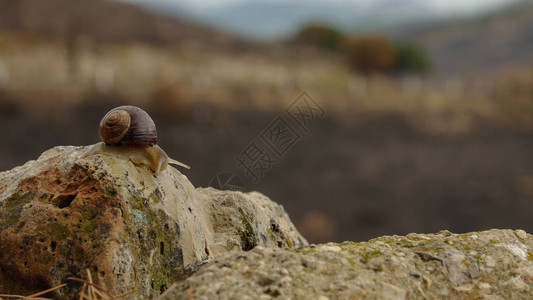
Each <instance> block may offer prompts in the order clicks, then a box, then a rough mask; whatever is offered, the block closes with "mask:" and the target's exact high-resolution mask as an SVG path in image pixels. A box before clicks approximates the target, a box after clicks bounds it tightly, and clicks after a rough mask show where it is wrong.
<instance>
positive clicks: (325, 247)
mask: <svg viewBox="0 0 533 300" xmlns="http://www.w3.org/2000/svg"><path fill="white" fill-rule="evenodd" d="M316 249H317V250H318V251H331V252H340V251H342V248H341V247H339V246H336V245H330V244H325V245H320V246H318V247H317V248H316Z"/></svg>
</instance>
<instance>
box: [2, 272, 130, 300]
mask: <svg viewBox="0 0 533 300" xmlns="http://www.w3.org/2000/svg"><path fill="white" fill-rule="evenodd" d="M86 272H87V279H80V278H76V277H69V278H67V280H70V281H76V282H81V283H83V287H82V289H81V291H80V292H79V294H78V297H79V298H78V299H80V300H83V299H89V300H115V299H120V298H124V297H126V296H128V295H131V294H133V293H136V292H137V291H136V290H132V291H129V292H126V293H123V294H120V295H118V296H114V295H113V294H112V293H111V292H109V291H108V290H107V288H106V286H105V282H104V281H103V280H102V278H100V277H99V278H98V280H99V282H102V284H103V285H98V284H96V283H94V282H93V278H92V274H91V271H90V270H89V269H87V270H86ZM67 285H68V284H67V283H64V284H61V285H58V286H55V287H53V288H49V289H47V290H44V291H41V292H38V293H35V294H32V295H29V296H21V295H7V294H0V300H7V299H16V300H21V299H31V300H53V299H51V298H42V297H40V296H42V295H46V294H48V293H51V292H53V291H55V290H58V289H60V288H63V287H65V286H67Z"/></svg>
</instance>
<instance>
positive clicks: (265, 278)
mask: <svg viewBox="0 0 533 300" xmlns="http://www.w3.org/2000/svg"><path fill="white" fill-rule="evenodd" d="M532 295H533V236H531V235H530V234H527V233H525V232H524V231H522V230H516V231H512V230H489V231H483V232H473V233H467V234H452V233H450V232H448V231H442V232H439V233H438V234H409V235H407V236H384V237H380V238H377V239H374V240H371V241H369V242H365V243H353V242H345V243H341V244H334V243H330V244H322V245H311V246H307V247H303V248H298V249H273V248H263V247H256V248H255V249H253V250H252V251H249V252H243V253H240V254H239V255H234V254H229V255H224V256H222V257H220V258H218V259H216V260H215V261H213V262H211V263H209V264H206V265H204V266H202V267H201V268H200V270H199V271H198V272H197V273H195V274H194V275H192V276H191V277H189V278H188V279H186V280H185V281H182V282H179V283H177V284H175V285H174V286H172V287H171V288H170V289H169V290H168V291H167V292H165V294H164V295H163V296H162V297H161V299H165V300H166V299H168V300H170V299H271V298H276V299H321V300H327V299H502V300H503V299H532Z"/></svg>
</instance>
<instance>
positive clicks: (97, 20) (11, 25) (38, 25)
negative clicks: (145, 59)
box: [0, 0, 242, 47]
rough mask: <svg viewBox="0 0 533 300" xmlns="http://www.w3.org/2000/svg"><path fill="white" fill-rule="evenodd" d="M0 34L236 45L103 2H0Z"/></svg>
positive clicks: (200, 29) (199, 29)
mask: <svg viewBox="0 0 533 300" xmlns="http://www.w3.org/2000/svg"><path fill="white" fill-rule="evenodd" d="M0 31H8V32H15V33H16V32H30V33H33V34H37V35H40V36H43V37H49V38H57V39H65V38H67V39H68V38H70V37H72V36H73V35H75V36H80V37H83V38H88V39H90V40H91V41H93V42H95V43H112V44H116V43H138V42H141V43H149V44H157V45H176V44H182V43H200V44H205V43H209V44H210V45H212V46H214V45H216V46H219V47H220V46H230V45H232V44H233V43H236V42H238V41H237V39H235V38H233V37H231V36H230V35H227V34H224V33H222V32H218V31H215V30H212V29H207V28H204V27H202V26H199V25H193V24H190V22H187V23H186V22H182V21H179V20H177V19H176V18H173V17H170V16H165V15H162V14H157V13H154V12H150V11H147V10H145V9H143V8H140V7H137V6H135V5H132V4H127V3H122V2H114V1H105V0H96V1H89V0H47V1H40V0H15V1H13V0H0ZM239 42H242V41H239Z"/></svg>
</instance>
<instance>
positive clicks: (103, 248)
mask: <svg viewBox="0 0 533 300" xmlns="http://www.w3.org/2000/svg"><path fill="white" fill-rule="evenodd" d="M86 149H87V148H86V147H73V146H67V147H56V148H53V149H51V150H48V151H46V152H45V153H43V154H42V155H41V156H40V157H39V158H38V159H37V160H35V161H29V162H27V163H26V164H24V165H23V166H20V167H17V168H14V169H13V170H10V171H6V172H2V173H0V292H1V293H10V294H31V293H32V292H37V291H41V290H44V289H47V288H49V287H52V286H56V285H59V284H60V283H63V282H65V281H66V279H67V278H68V277H71V276H73V277H78V278H85V276H84V274H85V269H86V268H89V269H90V270H91V272H92V273H93V275H98V276H101V277H102V283H101V284H104V285H105V286H106V287H107V289H108V290H109V291H111V292H112V293H115V295H118V294H120V293H123V292H127V291H131V290H133V289H137V290H138V291H139V292H138V293H137V297H138V298H141V299H147V298H149V297H153V296H154V295H157V294H159V293H160V292H161V291H164V290H165V289H166V288H167V287H168V286H170V285H171V284H172V283H173V282H176V281H179V280H182V279H184V278H185V277H186V276H188V275H190V274H191V273H192V272H194V271H196V270H197V268H198V267H199V266H200V265H201V264H204V263H205V262H207V261H210V260H212V259H213V258H217V257H219V256H221V255H223V254H226V253H228V252H230V253H231V252H237V251H241V250H249V249H252V248H254V247H255V246H262V247H274V248H277V247H288V248H292V247H295V246H302V245H306V244H307V242H306V241H305V239H304V238H303V237H302V236H301V235H300V234H299V233H298V232H297V231H296V229H295V227H294V226H293V224H292V223H291V221H290V220H289V217H288V215H287V214H286V213H285V211H284V210H283V208H282V207H281V206H280V205H277V204H276V203H274V202H272V201H270V200H269V199H268V198H267V197H265V196H263V195H261V194H259V193H255V192H254V193H249V194H243V193H240V192H229V191H218V190H214V189H211V188H205V189H203V188H199V189H195V188H194V186H193V185H192V184H191V183H190V182H189V180H188V179H187V177H186V176H185V175H183V174H181V173H180V172H179V171H177V170H176V169H174V168H172V167H169V168H168V169H167V170H165V171H164V172H162V173H161V174H160V175H158V176H156V175H154V174H153V173H152V172H151V171H150V169H149V168H148V167H145V166H136V165H134V164H132V163H131V162H130V161H129V160H128V159H127V158H124V157H121V156H120V155H117V154H116V153H115V154H112V153H109V154H99V155H95V156H89V157H85V158H82V157H83V154H84V151H86ZM193 167H194V166H193ZM69 283H70V284H69V285H68V287H67V288H62V289H61V290H59V292H57V293H56V294H55V295H53V296H54V297H56V298H63V299H69V298H72V296H73V295H75V294H76V293H77V292H78V291H79V289H80V287H81V286H80V285H76V284H74V283H73V282H69Z"/></svg>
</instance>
